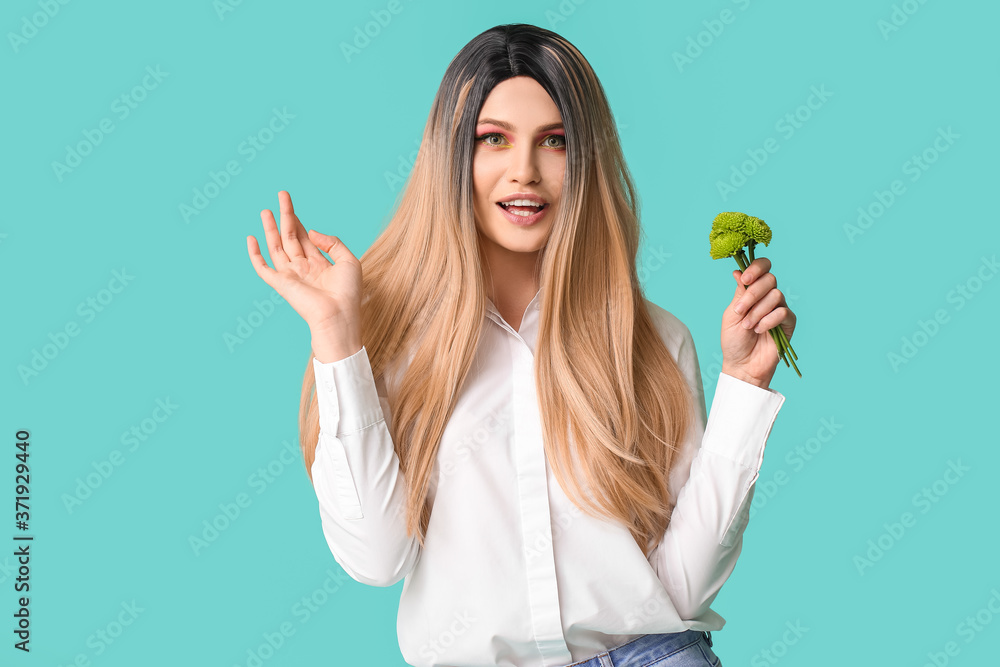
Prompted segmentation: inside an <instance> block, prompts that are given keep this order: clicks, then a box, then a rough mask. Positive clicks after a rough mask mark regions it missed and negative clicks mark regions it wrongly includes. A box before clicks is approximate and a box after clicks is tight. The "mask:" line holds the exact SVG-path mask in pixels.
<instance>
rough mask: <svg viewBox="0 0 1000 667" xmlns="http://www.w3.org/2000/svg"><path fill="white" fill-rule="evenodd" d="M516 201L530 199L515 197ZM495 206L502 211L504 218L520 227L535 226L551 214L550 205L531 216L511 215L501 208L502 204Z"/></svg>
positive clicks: (498, 203)
mask: <svg viewBox="0 0 1000 667" xmlns="http://www.w3.org/2000/svg"><path fill="white" fill-rule="evenodd" d="M514 199H529V197H514ZM495 206H496V207H497V208H498V209H500V213H501V214H503V217H505V218H507V221H508V222H510V223H511V224H514V225H517V226H518V227H530V226H531V225H533V224H535V223H536V222H538V221H539V220H541V219H542V218H543V217H545V214H546V213H548V212H549V205H548V204H545V206H543V207H542V210H540V211H539V212H538V213H532V214H531V215H527V216H525V215H517V214H516V213H511V212H510V211H508V210H507V209H505V208H504V207H503V206H501V205H500V202H497V203H496V204H495Z"/></svg>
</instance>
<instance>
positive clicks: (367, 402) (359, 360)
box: [313, 346, 383, 436]
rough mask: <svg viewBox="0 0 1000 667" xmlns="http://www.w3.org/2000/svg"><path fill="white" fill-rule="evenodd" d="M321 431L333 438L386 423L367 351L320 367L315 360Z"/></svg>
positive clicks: (361, 350) (314, 370) (321, 364)
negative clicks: (381, 422) (382, 422)
mask: <svg viewBox="0 0 1000 667" xmlns="http://www.w3.org/2000/svg"><path fill="white" fill-rule="evenodd" d="M313 372H314V373H315V375H316V401H317V403H318V404H319V425H320V430H322V431H323V432H325V433H329V434H331V435H338V436H339V435H345V434H348V433H356V432H357V431H360V430H362V429H365V428H368V427H369V426H371V425H373V424H377V423H379V422H380V421H382V420H383V415H382V405H381V403H379V398H378V389H377V388H376V387H375V378H374V376H373V375H372V367H371V363H370V362H369V360H368V350H367V349H365V347H364V346H362V348H361V349H360V350H359V351H358V352H356V353H355V354H353V355H351V356H349V357H347V358H346V359H340V360H338V361H330V362H327V363H325V364H324V363H321V362H320V361H319V360H317V359H316V357H313Z"/></svg>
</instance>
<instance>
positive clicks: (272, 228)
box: [260, 208, 288, 269]
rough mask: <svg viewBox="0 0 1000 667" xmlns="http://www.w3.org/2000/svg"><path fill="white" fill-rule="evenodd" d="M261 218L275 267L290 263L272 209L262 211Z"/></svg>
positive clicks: (268, 249)
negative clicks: (282, 245)
mask: <svg viewBox="0 0 1000 667" xmlns="http://www.w3.org/2000/svg"><path fill="white" fill-rule="evenodd" d="M260 220H261V222H263V223H264V238H265V239H266V240H267V251H268V253H269V254H270V255H271V263H272V264H274V268H275V269H279V268H281V267H282V266H284V265H285V264H287V263H288V255H286V254H285V250H284V248H282V247H281V236H280V235H279V234H278V223H276V222H275V221H274V214H273V213H271V210H270V209H266V208H265V209H264V210H263V211H261V212H260Z"/></svg>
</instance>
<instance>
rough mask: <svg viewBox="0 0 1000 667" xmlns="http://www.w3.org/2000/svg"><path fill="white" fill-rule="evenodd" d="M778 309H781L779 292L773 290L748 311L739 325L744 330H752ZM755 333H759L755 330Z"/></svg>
mask: <svg viewBox="0 0 1000 667" xmlns="http://www.w3.org/2000/svg"><path fill="white" fill-rule="evenodd" d="M779 307H781V292H780V291H778V290H777V289H773V290H771V291H770V292H768V293H767V294H765V295H764V296H763V297H761V298H760V300H758V301H757V303H755V304H754V306H753V308H751V309H750V312H748V313H747V314H746V317H744V318H743V321H742V322H740V324H741V325H742V326H743V328H744V329H753V328H754V327H755V326H757V324H758V323H759V322H760V321H761V320H762V319H763V318H764V317H766V316H767V315H768V314H769V313H771V311H773V310H774V309H775V308H779ZM757 333H760V331H759V330H757Z"/></svg>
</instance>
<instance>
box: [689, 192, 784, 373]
mask: <svg viewBox="0 0 1000 667" xmlns="http://www.w3.org/2000/svg"><path fill="white" fill-rule="evenodd" d="M708 241H709V249H710V254H711V255H712V259H722V258H723V257H732V258H734V259H735V260H736V264H737V265H739V267H740V271H746V270H747V267H748V266H750V262H752V261H753V260H754V256H753V249H754V246H755V245H757V244H758V243H761V244H763V245H765V246H766V245H767V244H768V243H770V242H771V228H770V227H768V226H767V224H766V223H765V222H764V221H763V220H761V219H760V218H755V217H753V216H752V215H747V214H746V213H738V212H736V211H727V212H725V213H720V214H719V215H717V216H715V220H714V221H713V222H712V231H711V233H709V235H708ZM744 247H745V248H746V252H744V251H743V249H744ZM748 254H749V259H748V258H747V255H748ZM769 331H770V334H771V338H772V339H773V340H774V344H775V345H776V346H777V347H778V357H779V358H780V359H781V360H782V361H784V362H785V366H788V365H789V363H788V362H789V361H791V366H792V368H794V369H795V372H796V373H797V374H798V376H799V377H802V373H800V372H799V367H798V366H796V365H795V360H796V359H798V358H799V357H798V355H797V354H795V350H793V349H792V345H791V343H789V342H788V336H786V335H785V331H784V329H782V328H781V327H780V326H776V327H774V328H773V329H770V330H769Z"/></svg>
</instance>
